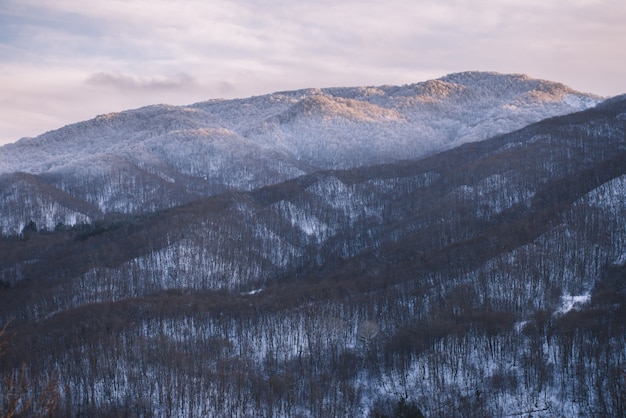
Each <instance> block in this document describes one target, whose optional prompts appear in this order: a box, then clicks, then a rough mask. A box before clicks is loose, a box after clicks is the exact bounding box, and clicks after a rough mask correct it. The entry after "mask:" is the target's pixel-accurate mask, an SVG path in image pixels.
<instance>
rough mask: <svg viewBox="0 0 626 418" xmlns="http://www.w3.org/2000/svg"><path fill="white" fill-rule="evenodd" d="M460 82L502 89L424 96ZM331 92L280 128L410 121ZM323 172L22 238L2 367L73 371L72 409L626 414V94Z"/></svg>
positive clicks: (8, 247) (1, 293)
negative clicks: (438, 148)
mask: <svg viewBox="0 0 626 418" xmlns="http://www.w3.org/2000/svg"><path fill="white" fill-rule="evenodd" d="M456 77H460V78H462V79H463V80H466V79H468V78H469V79H472V80H473V81H472V83H473V86H478V87H480V86H482V85H483V84H481V83H483V82H484V83H485V86H483V90H482V91H488V90H489V89H490V86H491V85H492V84H490V83H491V82H492V81H493V79H492V77H493V76H491V75H489V76H485V75H476V77H477V79H475V78H473V77H474V76H473V75H471V74H469V75H468V74H465V75H462V76H461V75H457V76H449V77H448V78H444V79H441V80H439V81H436V82H432V83H425V84H420V85H416V86H413V87H412V89H413V90H414V91H417V90H419V91H421V92H422V93H424V92H427V94H426V93H424V94H426V95H427V96H428V97H430V98H431V99H429V100H431V101H430V102H428V100H425V101H426V102H428V105H429V106H430V105H433V102H436V100H435V99H433V98H437V97H445V98H449V97H450V96H454V95H461V96H463V94H464V93H462V92H461V91H460V90H463V89H459V88H457V87H455V88H449V89H447V88H443V87H442V85H443V86H445V85H446V84H445V83H455V84H457V83H458V81H459V80H458V79H457V78H456ZM485 80H487V81H485ZM513 80H517V81H515V82H512V83H511V91H509V92H507V90H506V89H504V90H503V91H501V92H499V93H498V95H500V96H503V97H510V96H509V95H510V94H519V90H523V91H527V90H524V89H523V88H522V87H520V86H519V84H518V83H519V80H518V79H516V78H515V77H513ZM525 82H528V83H535V81H532V80H526V81H525ZM448 87H449V86H448ZM478 87H477V88H478ZM405 89H408V87H406V88H388V89H387V90H385V92H386V93H385V94H386V95H388V96H389V97H400V96H401V97H403V99H402V100H403V101H404V100H405V99H404V98H406V97H408V96H407V95H404V96H402V95H403V94H404V93H401V92H405V91H406V90H405ZM420 89H421V90H420ZM331 91H332V92H333V95H334V97H341V100H339V99H336V98H335V99H333V100H332V101H331V102H329V99H328V97H324V98H322V97H315V98H307V99H302V100H300V101H299V102H297V106H295V105H294V106H284V112H281V113H280V115H282V116H276V118H277V121H276V122H272V123H276V124H278V125H279V124H281V123H282V124H294V123H300V122H298V121H300V120H303V119H305V120H308V121H309V122H307V123H312V122H310V119H307V118H308V117H309V116H308V115H313V114H315V115H327V116H328V115H329V114H330V115H334V116H332V117H331V120H332V118H341V120H342V121H343V122H342V123H347V122H346V121H348V120H354V121H358V123H360V124H361V123H365V122H366V121H368V120H369V119H370V118H373V117H374V116H372V115H378V116H377V117H383V118H387V119H389V120H390V121H392V122H393V123H396V122H395V121H397V120H400V121H401V120H402V118H408V116H407V115H408V114H409V112H406V113H404V114H401V112H400V109H401V106H397V107H395V108H393V109H392V110H393V112H392V110H389V109H388V108H387V111H382V110H380V109H383V108H384V106H382V104H381V103H383V102H384V100H386V99H384V98H379V99H377V100H380V101H376V100H374V98H372V99H371V101H368V102H367V103H366V104H365V103H361V104H357V103H353V102H351V100H357V99H355V98H354V97H351V96H350V95H351V94H352V95H355V94H356V93H355V90H352V89H336V90H331ZM331 91H328V92H326V93H324V94H325V95H330V93H331ZM463 91H464V90H463ZM477 91H480V89H478V90H477ZM341 92H343V93H342V95H341V96H339V93H341ZM392 92H393V94H392ZM348 93H349V94H348ZM422 93H420V94H422ZM290 94H303V93H290ZM473 94H478V93H473ZM522 94H525V93H522ZM544 94H547V93H544ZM555 94H557V93H555ZM498 95H492V96H493V97H491V98H490V99H489V100H496V99H495V98H494V97H495V96H498ZM371 96H373V97H377V96H375V94H373V93H372V94H371ZM359 97H360V96H359ZM415 97H423V96H420V95H419V94H418V95H416V96H410V98H408V99H406V100H407V101H409V102H410V101H412V100H417V99H415ZM459 100H461V99H459ZM463 100H465V99H463ZM506 100H508V99H506ZM220 105H223V103H222V104H220V103H209V104H200V105H197V106H198V108H202V107H203V106H207V107H211V106H220ZM435 105H436V104H435ZM435 105H433V106H435ZM241 108H242V109H245V108H246V107H245V106H242V107H241ZM329 108H333V111H332V112H331V111H329ZM335 108H336V109H335ZM264 109H265V108H264ZM289 109H291V110H292V111H289ZM242 111H243V110H242ZM337 115H340V116H337ZM398 115H400V116H398ZM266 116H267V118H266V119H271V117H273V116H270V115H266ZM274 116H275V115H274ZM327 116H324V117H327ZM322 119H323V118H322ZM316 120H318V119H316ZM377 120H379V119H377ZM492 122H493V121H491V122H490V123H492ZM268 123H269V122H268ZM377 123H378V122H377ZM310 126H312V125H310ZM311 129H312V131H314V128H311ZM463 129H467V130H468V131H467V132H469V131H471V128H468V127H465V128H463ZM457 132H460V131H457ZM475 139H478V138H475ZM461 142H463V141H461ZM465 142H467V141H465ZM446 148H448V147H447V146H446ZM284 155H286V154H284ZM359 158H360V157H359ZM370 162H371V161H370ZM307 164H311V166H315V164H314V161H312V160H309V161H308V162H307ZM359 164H360V163H359ZM321 166H322V165H321V164H320V165H319V166H317V167H318V168H319V167H321ZM326 168H333V169H328V170H321V171H315V172H313V173H310V174H305V175H302V176H298V177H295V178H292V179H288V180H287V181H284V182H281V183H276V184H271V185H265V186H262V187H258V188H253V189H251V190H229V191H225V192H224V193H219V194H216V195H214V196H208V197H202V198H199V199H196V200H194V201H193V202H189V203H186V204H183V205H179V206H176V207H171V208H168V209H166V210H160V211H156V212H151V213H146V212H144V213H134V214H129V215H122V214H118V215H117V216H115V217H109V218H104V219H103V220H101V221H99V222H95V223H93V224H83V225H77V226H75V227H67V226H64V227H59V228H57V230H56V231H54V232H49V231H37V227H36V225H30V226H27V227H26V228H24V231H23V234H22V235H21V236H13V237H5V238H3V240H2V241H0V253H1V254H3V256H2V258H1V260H0V280H2V284H3V285H2V288H1V289H0V298H1V300H2V303H1V304H0V318H1V319H0V321H1V323H7V322H8V323H9V327H8V328H7V331H8V332H9V333H10V334H11V335H12V339H11V341H10V342H11V344H10V345H9V347H8V348H7V353H6V355H5V356H4V357H3V358H2V359H1V360H0V361H1V362H2V363H1V364H0V366H1V367H2V368H3V370H5V371H6V370H13V369H14V368H19V367H20V365H25V366H21V367H22V368H26V370H25V371H24V373H26V374H27V376H28V377H29V378H30V379H32V381H34V382H46V381H47V380H46V379H50V376H54V378H56V379H58V382H59V384H58V387H59V388H61V389H60V398H61V402H60V409H59V411H61V414H62V415H66V416H67V415H72V416H74V415H78V416H123V415H134V416H164V417H165V416H192V415H194V416H242V417H243V416H250V415H252V416H310V417H318V416H391V415H393V414H394V411H395V412H397V411H398V410H399V408H401V407H414V408H419V409H420V410H421V411H422V412H423V414H424V415H425V416H427V417H450V416H463V417H475V416H495V417H504V416H528V415H532V416H535V417H572V416H595V417H615V416H622V415H624V412H625V411H626V391H625V390H624V388H625V387H626V382H625V381H624V378H623V375H622V374H621V373H622V371H621V370H622V369H621V367H623V364H625V363H626V358H625V357H624V353H626V322H625V320H624V319H625V318H626V292H625V291H624V284H623V279H624V277H626V275H625V273H624V272H625V268H624V260H625V259H626V227H625V225H626V201H625V193H624V191H625V190H626V100H624V98H616V99H614V100H609V101H607V102H605V103H603V104H601V105H599V106H597V107H595V108H592V109H588V110H586V111H583V112H578V113H572V114H569V115H565V116H559V117H554V118H549V119H546V120H542V121H541V122H538V123H535V124H531V125H528V126H526V127H523V128H522V129H519V130H516V131H513V132H510V133H507V134H502V135H499V136H496V137H493V138H491V139H486V140H482V141H473V140H472V141H469V142H468V143H465V144H463V145H460V146H457V147H454V148H451V147H450V149H448V150H446V151H442V152H437V153H432V154H430V155H428V156H425V157H423V158H421V159H416V160H405V161H399V162H398V161H394V162H387V163H385V164H379V165H373V166H363V167H357V168H344V169H336V168H334V167H332V164H330V166H329V167H326ZM21 176H22V177H21V178H20V181H22V182H23V184H24V185H25V186H24V187H26V186H27V187H29V188H33V189H34V188H39V189H44V187H45V186H44V185H43V184H39V183H38V181H39V174H38V175H33V174H32V173H31V174H21ZM41 178H43V176H42V177H41ZM46 184H48V185H49V183H46ZM48 187H50V186H48ZM44 190H45V189H44ZM49 193H51V192H49ZM71 196H72V195H71V194H69V193H68V195H67V196H66V195H63V196H60V197H58V200H61V199H65V201H67V202H68V203H67V206H68V207H69V206H70V205H76V207H77V208H78V207H79V203H78V202H77V201H72V200H71ZM81 210H85V211H87V210H89V208H86V207H85V208H83V209H81ZM81 213H82V212H81ZM41 384H42V387H44V386H45V385H44V383H41ZM138 394H141V395H140V396H138ZM407 405H408V406H407Z"/></svg>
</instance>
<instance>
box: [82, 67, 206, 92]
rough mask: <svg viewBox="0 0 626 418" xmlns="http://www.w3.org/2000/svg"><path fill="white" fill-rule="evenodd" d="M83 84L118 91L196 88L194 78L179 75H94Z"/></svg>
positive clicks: (183, 74) (187, 75)
mask: <svg viewBox="0 0 626 418" xmlns="http://www.w3.org/2000/svg"><path fill="white" fill-rule="evenodd" d="M85 83H87V84H88V85H91V86H96V87H111V88H115V89H119V90H152V91H154V90H186V89H190V88H194V87H197V86H198V83H197V82H196V80H195V79H194V77H192V76H190V75H189V74H185V73H181V74H177V75H173V76H161V77H137V76H132V75H128V74H120V73H104V72H100V73H96V74H92V75H90V76H89V77H88V78H87V80H85Z"/></svg>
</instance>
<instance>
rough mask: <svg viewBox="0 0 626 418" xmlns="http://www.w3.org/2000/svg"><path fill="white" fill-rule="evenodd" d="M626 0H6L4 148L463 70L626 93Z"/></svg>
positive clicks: (0, 136)
mask: <svg viewBox="0 0 626 418" xmlns="http://www.w3.org/2000/svg"><path fill="white" fill-rule="evenodd" d="M625 41H626V1H624V0H472V1H469V0H385V1H378V0H358V1H357V0H354V1H353V0H347V1H342V0H298V1H295V0H294V1H290V0H230V1H228V0H177V1H172V0H97V1H96V0H0V111H1V114H0V115H1V116H0V144H2V143H7V142H13V141H15V140H17V139H19V138H21V137H24V136H36V135H39V134H41V133H43V132H45V131H47V130H51V129H56V128H60V127H62V126H63V125H67V124H69V123H73V122H78V121H81V120H86V119H90V118H92V117H94V116H96V115H98V114H102V113H109V112H114V111H121V110H125V109H130V108H135V107H139V106H144V105H148V104H155V103H169V104H176V105H179V104H191V103H194V102H198V101H203V100H208V99H212V98H233V97H248V96H252V95H259V94H264V93H271V92H274V91H281V90H291V89H297V88H306V87H330V86H361V85H381V84H406V83H415V82H419V81H424V80H428V79H432V78H438V77H441V76H443V75H445V74H449V73H452V72H459V71H466V70H484V71H497V72H501V73H525V74H528V75H530V76H532V77H536V78H543V79H549V80H553V81H560V82H562V83H565V84H567V85H569V86H570V87H573V88H575V89H578V90H581V91H584V92H591V93H596V94H599V95H603V96H612V95H617V94H621V93H626V47H625V46H624V42H625Z"/></svg>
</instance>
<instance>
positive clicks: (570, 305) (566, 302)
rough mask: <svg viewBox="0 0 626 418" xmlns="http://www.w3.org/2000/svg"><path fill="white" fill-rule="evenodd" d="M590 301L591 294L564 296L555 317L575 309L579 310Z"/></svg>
mask: <svg viewBox="0 0 626 418" xmlns="http://www.w3.org/2000/svg"><path fill="white" fill-rule="evenodd" d="M590 300H591V294H590V293H585V294H583V295H578V296H572V295H563V296H561V307H560V308H559V309H557V310H556V312H555V315H564V314H566V313H568V312H569V311H571V310H573V309H574V310H578V309H580V308H581V306H582V305H585V304H587V303H588V302H589V301H590Z"/></svg>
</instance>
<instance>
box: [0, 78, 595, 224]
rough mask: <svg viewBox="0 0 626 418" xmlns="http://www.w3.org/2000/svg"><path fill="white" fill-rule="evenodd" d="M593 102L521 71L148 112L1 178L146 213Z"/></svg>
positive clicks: (102, 118) (465, 138)
mask: <svg viewBox="0 0 626 418" xmlns="http://www.w3.org/2000/svg"><path fill="white" fill-rule="evenodd" d="M598 102H599V98H598V97H597V96H593V95H588V94H583V93H579V92H576V91H574V90H572V89H570V88H569V87H566V86H564V85H562V84H559V83H553V82H549V81H543V80H535V79H532V78H530V77H528V76H525V75H506V74H497V73H478V72H467V73H457V74H450V75H448V76H445V77H442V78H440V79H438V80H429V81H425V82H420V83H415V84H410V85H402V86H388V85H387V86H378V87H372V86H367V87H335V88H323V89H320V88H311V89H302V90H294V91H287V92H278V93H272V94H267V95H262V96H255V97H250V98H246V99H233V100H210V101H206V102H200V103H195V104H192V105H189V106H171V105H153V106H147V107H142V108H139V109H134V110H126V111H122V112H116V113H109V114H104V115H99V116H97V117H95V118H94V119H91V120H88V121H84V122H79V123H75V124H72V125H68V126H65V127H63V128H60V129H57V130H55V131H51V132H47V133H45V134H43V135H40V136H39V137H36V138H32V139H23V140H20V141H18V142H16V143H14V144H9V145H5V146H3V147H0V175H1V174H3V173H13V172H25V173H30V174H35V175H40V176H42V178H45V179H46V181H48V182H51V184H52V185H53V186H54V187H58V188H61V189H62V190H63V191H64V192H68V193H70V194H71V195H72V196H75V197H76V198H79V199H85V200H86V201H87V202H88V203H89V204H90V205H95V206H97V207H98V208H99V209H100V210H102V211H103V212H107V211H110V210H115V211H136V210H144V211H145V210H148V209H149V208H152V207H167V206H171V205H174V204H179V203H180V202H184V201H188V200H190V199H195V198H197V197H199V196H203V195H207V194H215V193H219V192H222V191H224V190H226V189H231V188H236V189H246V190H249V189H251V188H255V187H259V186H262V185H267V184H273V183H276V182H281V181H284V180H286V179H289V178H292V177H294V176H299V175H301V174H303V173H311V172H314V171H317V170H326V169H345V168H351V167H358V166H366V165H370V164H378V163H392V162H394V161H398V160H406V159H414V158H420V157H422V156H424V155H426V154H431V153H434V152H438V151H442V150H445V149H449V148H452V147H455V146H457V145H460V144H463V143H466V142H473V141H481V140H484V139H487V138H489V137H492V136H494V135H497V134H502V133H506V132H511V131H513V130H516V129H519V128H522V127H524V126H526V125H528V124H530V123H533V122H537V121H539V120H542V119H545V118H549V117H553V116H558V115H562V114H566V113H571V112H575V111H579V110H584V109H586V108H588V107H591V106H593V105H595V104H596V103H598ZM174 185H175V186H174ZM163 196H173V197H171V198H170V197H163ZM126 203H128V204H126ZM146 208H148V209H146ZM22 215H23V214H22ZM22 215H20V216H22ZM23 216H28V215H27V214H26V215H23Z"/></svg>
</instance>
